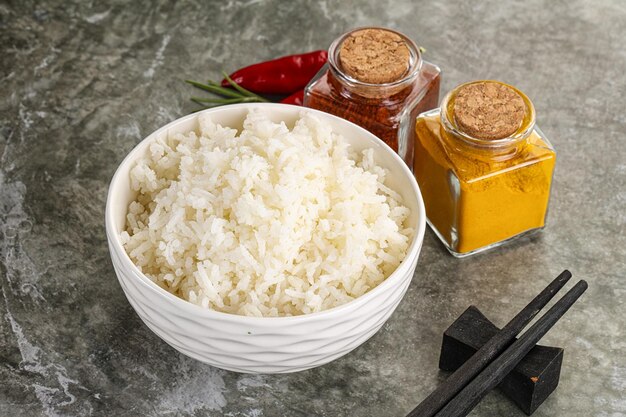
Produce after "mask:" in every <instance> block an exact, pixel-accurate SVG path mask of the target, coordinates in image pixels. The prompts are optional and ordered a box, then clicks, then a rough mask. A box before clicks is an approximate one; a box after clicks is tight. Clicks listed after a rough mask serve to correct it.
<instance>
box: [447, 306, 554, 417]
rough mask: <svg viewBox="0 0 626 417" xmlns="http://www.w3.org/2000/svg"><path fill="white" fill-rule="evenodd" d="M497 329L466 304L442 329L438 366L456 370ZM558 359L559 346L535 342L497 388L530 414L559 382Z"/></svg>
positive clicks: (474, 308)
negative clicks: (456, 317)
mask: <svg viewBox="0 0 626 417" xmlns="http://www.w3.org/2000/svg"><path fill="white" fill-rule="evenodd" d="M498 331H500V329H498V327H496V326H495V325H494V324H493V323H491V322H490V321H489V319H487V317H485V316H484V315H483V314H482V313H481V312H480V310H478V308H476V307H474V306H470V307H469V308H468V309H467V310H465V311H464V312H463V314H461V315H460V316H459V318H458V319H456V320H455V321H454V323H452V324H451V325H450V327H448V329H446V331H445V332H444V334H443V340H442V344H441V355H440V357H439V368H440V369H442V370H444V371H448V372H453V371H456V370H457V369H458V368H459V367H460V366H461V365H463V363H465V361H467V360H468V359H469V358H470V357H471V356H472V355H473V354H474V353H476V351H477V350H478V349H480V348H481V346H483V345H484V344H485V343H487V341H488V340H489V339H491V338H492V337H493V336H494V335H495V334H496V333H498ZM562 362H563V349H561V348H557V347H549V346H539V345H537V346H535V347H534V348H533V349H532V350H531V351H530V352H529V353H528V354H527V355H526V356H525V357H524V359H522V361H521V362H520V363H519V364H518V365H517V366H516V367H515V368H514V369H513V371H511V372H510V373H509V374H508V375H507V377H506V378H505V379H504V381H502V382H501V383H500V385H499V386H498V388H499V389H500V390H501V391H502V392H503V393H504V394H505V395H506V396H507V397H508V398H509V399H510V400H511V401H513V402H514V403H515V404H516V405H517V406H518V407H519V408H520V409H521V410H522V411H524V412H525V413H526V414H528V415H531V414H532V413H533V412H534V411H535V410H536V409H537V407H539V406H540V405H541V404H542V403H543V402H544V401H545V400H546V398H548V396H550V394H551V393H552V392H553V391H554V389H555V388H556V387H557V385H558V384H559V376H560V374H561V363H562Z"/></svg>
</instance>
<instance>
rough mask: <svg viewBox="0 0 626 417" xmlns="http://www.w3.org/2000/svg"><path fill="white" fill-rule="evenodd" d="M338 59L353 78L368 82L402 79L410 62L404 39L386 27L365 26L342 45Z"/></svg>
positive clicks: (386, 81)
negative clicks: (372, 27)
mask: <svg viewBox="0 0 626 417" xmlns="http://www.w3.org/2000/svg"><path fill="white" fill-rule="evenodd" d="M339 61H340V63H341V67H342V70H343V71H344V72H345V73H346V74H347V75H349V76H350V77H352V78H354V79H356V80H359V81H361V82H364V83H369V84H386V83H392V82H394V81H398V80H400V79H402V78H403V77H404V76H405V75H406V74H407V72H408V71H409V67H410V64H411V53H410V50H409V47H408V46H407V44H406V42H405V40H404V39H403V38H402V37H401V36H400V35H398V34H397V33H395V32H392V31H389V30H385V29H379V28H375V29H362V30H357V31H355V32H353V33H351V34H350V35H349V36H348V37H347V38H346V39H345V40H344V41H343V42H342V44H341V49H340V51H339Z"/></svg>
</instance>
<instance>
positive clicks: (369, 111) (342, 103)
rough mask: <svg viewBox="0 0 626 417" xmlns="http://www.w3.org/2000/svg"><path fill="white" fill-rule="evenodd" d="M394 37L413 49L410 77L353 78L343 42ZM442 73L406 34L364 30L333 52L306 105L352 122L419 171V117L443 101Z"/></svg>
mask: <svg viewBox="0 0 626 417" xmlns="http://www.w3.org/2000/svg"><path fill="white" fill-rule="evenodd" d="M370 29H373V30H383V31H388V32H392V33H394V34H396V35H398V36H400V38H401V39H402V41H403V42H404V44H405V45H406V46H407V48H408V50H409V65H408V69H407V71H406V73H405V74H404V76H403V77H402V78H401V79H399V80H397V81H394V82H390V83H384V84H372V83H366V82H362V81H359V80H357V79H355V78H353V77H351V76H350V75H348V74H347V73H346V72H345V71H344V70H343V69H342V66H341V62H340V56H339V53H340V50H341V46H342V44H343V42H344V41H345V40H346V39H347V38H348V37H349V36H351V35H352V34H353V33H355V32H357V31H362V30H370ZM440 74H441V70H440V69H439V67H437V66H436V65H434V64H431V63H429V62H426V61H424V60H423V59H422V57H421V53H420V50H419V48H418V47H417V45H416V44H415V43H414V42H413V41H412V40H411V39H409V38H408V37H406V36H405V35H403V34H402V33H399V32H395V31H392V30H390V29H382V28H374V27H369V28H359V29H355V30H352V31H350V32H348V33H345V34H343V35H342V36H340V37H339V38H338V39H336V40H335V41H334V42H333V43H332V45H331V46H330V48H329V50H328V64H326V65H325V66H324V67H323V68H322V69H321V70H320V72H319V73H318V74H317V75H316V76H315V77H314V78H313V80H311V82H310V83H309V85H308V86H307V87H306V89H305V94H304V105H305V106H306V107H310V108H314V109H318V110H322V111H325V112H327V113H331V114H334V115H336V116H339V117H342V118H344V119H347V120H349V121H351V122H353V123H355V124H357V125H359V126H361V127H363V128H365V129H367V130H369V131H370V132H372V133H373V134H374V135H376V136H378V137H379V138H380V139H382V140H383V141H384V142H385V143H386V144H387V145H389V146H390V147H391V148H392V149H393V150H395V151H396V152H398V154H399V155H400V157H402V159H403V160H404V161H405V162H406V163H407V165H408V166H409V167H412V166H413V145H414V143H413V132H414V129H415V119H416V117H417V115H418V114H420V113H422V112H424V111H426V110H430V109H433V108H435V107H436V106H437V103H438V102H439V85H440V78H441V77H440Z"/></svg>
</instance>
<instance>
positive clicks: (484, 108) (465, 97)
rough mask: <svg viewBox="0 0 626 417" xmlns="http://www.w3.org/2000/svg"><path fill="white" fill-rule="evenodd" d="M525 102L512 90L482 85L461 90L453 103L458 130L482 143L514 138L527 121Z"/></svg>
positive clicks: (501, 86) (487, 82)
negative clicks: (486, 140)
mask: <svg viewBox="0 0 626 417" xmlns="http://www.w3.org/2000/svg"><path fill="white" fill-rule="evenodd" d="M525 112H526V105H525V103H524V99H523V98H522V97H521V96H520V95H519V94H518V93H517V92H516V91H515V90H514V89H513V88H511V87H509V86H507V85H505V84H500V83H498V82H493V81H483V82H478V83H472V84H467V85H465V86H463V87H460V88H459V90H458V92H457V94H456V97H455V99H454V117H455V120H456V123H457V125H458V126H459V128H460V129H461V130H462V131H463V132H464V133H466V134H468V135H470V136H473V137H475V138H479V139H502V138H507V137H509V136H511V135H512V134H514V133H515V132H516V131H517V130H518V129H519V127H520V126H521V124H522V121H523V120H524V114H525Z"/></svg>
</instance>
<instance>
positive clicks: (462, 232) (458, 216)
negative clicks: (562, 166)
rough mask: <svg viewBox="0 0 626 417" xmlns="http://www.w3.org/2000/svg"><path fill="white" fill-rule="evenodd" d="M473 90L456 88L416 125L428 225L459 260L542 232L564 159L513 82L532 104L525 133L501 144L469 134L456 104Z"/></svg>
mask: <svg viewBox="0 0 626 417" xmlns="http://www.w3.org/2000/svg"><path fill="white" fill-rule="evenodd" d="M480 82H482V81H480ZM489 82H491V81H489ZM468 84H470V83H468ZM465 85H467V84H463V85H461V86H459V87H457V88H455V89H454V90H452V91H451V92H450V93H449V94H448V95H447V96H446V97H445V98H444V100H443V102H442V104H441V107H440V108H439V109H435V110H431V111H428V112H425V113H422V114H420V115H419V117H418V118H417V120H416V126H415V161H414V167H413V172H414V175H415V177H416V179H417V182H418V184H419V186H420V190H421V192H422V195H423V197H424V204H425V206H426V216H427V221H428V224H429V225H430V227H431V228H432V229H433V231H434V232H435V234H436V235H437V236H438V237H439V239H441V241H442V242H443V244H444V245H445V246H446V248H447V249H448V250H449V251H450V253H452V254H453V255H454V256H456V257H464V256H468V255H472V254H475V253H478V252H482V251H484V250H487V249H490V248H493V247H496V246H500V245H502V244H503V243H505V242H507V241H509V240H511V239H514V238H517V237H519V236H522V235H525V234H527V233H530V232H533V231H537V230H540V229H542V228H543V227H544V226H545V222H546V216H547V213H548V203H549V199H550V192H551V184H552V173H553V170H554V164H555V161H556V153H555V151H554V148H553V147H552V145H551V144H550V142H549V141H548V139H546V137H545V135H544V134H543V132H542V131H541V130H540V129H539V128H538V127H536V126H535V110H534V107H533V105H532V103H531V101H530V100H529V99H528V97H527V96H526V95H524V94H523V93H522V92H521V91H519V90H517V89H515V88H514V87H511V86H508V85H507V87H510V88H512V89H514V90H515V91H516V92H517V93H518V94H519V95H520V96H521V97H522V99H523V100H524V105H525V114H524V118H523V120H522V123H521V125H520V127H519V128H518V129H517V131H516V132H515V133H514V134H512V135H511V136H509V137H506V138H501V139H497V140H485V139H479V138H476V137H473V136H471V135H468V134H467V133H464V132H463V131H462V130H461V129H460V128H459V126H458V125H457V123H456V121H455V115H454V100H455V96H456V93H457V92H458V90H459V89H460V88H462V87H463V86H465ZM504 85H506V84H504Z"/></svg>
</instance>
